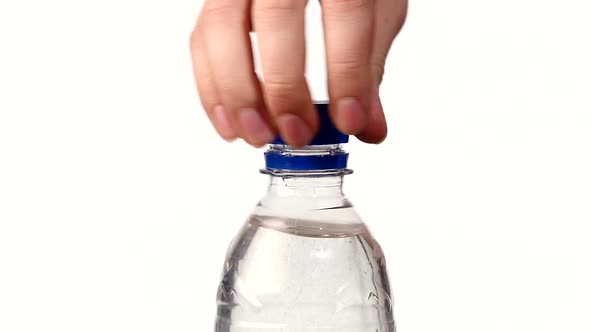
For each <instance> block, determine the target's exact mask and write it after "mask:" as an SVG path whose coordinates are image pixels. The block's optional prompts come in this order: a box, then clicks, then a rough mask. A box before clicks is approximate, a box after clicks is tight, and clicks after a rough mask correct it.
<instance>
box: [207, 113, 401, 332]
mask: <svg viewBox="0 0 590 332" xmlns="http://www.w3.org/2000/svg"><path fill="white" fill-rule="evenodd" d="M327 107H328V106H327V105H323V104H321V105H317V108H318V111H319V113H320V118H321V125H320V126H321V128H320V132H319V134H318V136H317V137H316V138H315V139H314V140H313V142H312V143H311V144H310V145H308V146H305V147H303V148H293V147H291V146H288V145H285V144H284V143H283V142H282V141H281V140H280V139H277V140H276V141H275V142H274V143H276V144H272V145H270V147H269V149H268V151H267V152H266V153H265V157H266V169H264V170H262V172H263V173H265V174H268V175H270V185H269V187H268V192H267V193H266V195H265V196H264V197H263V198H262V200H261V201H260V202H259V203H258V206H257V207H256V208H255V210H254V212H253V213H252V215H251V216H250V218H249V219H248V221H247V222H246V224H245V225H244V227H243V228H242V230H241V231H240V233H239V234H238V235H237V236H236V237H235V238H234V240H233V242H232V243H231V245H230V248H229V252H228V255H227V260H226V263H225V266H224V270H223V274H222V280H221V285H220V286H219V291H218V300H217V306H218V308H217V321H216V331H217V332H275V331H276V332H278V331H281V332H312V331H313V332H320V331H321V332H393V331H395V324H394V320H393V313H392V298H391V293H390V288H389V281H388V277H387V272H386V268H385V260H384V257H383V252H382V251H381V248H380V247H379V244H377V242H376V241H375V240H374V238H373V236H372V235H371V233H370V232H369V230H368V229H367V227H366V226H365V224H364V223H363V222H362V221H361V219H360V218H359V216H358V215H357V213H356V212H355V210H354V208H353V206H352V204H351V203H350V202H349V201H348V199H347V198H346V197H345V196H344V194H343V192H342V179H343V177H344V176H345V175H347V174H350V173H351V171H350V170H349V169H347V160H348V154H347V153H346V152H345V151H344V150H343V149H342V147H341V145H340V144H341V143H346V142H348V136H346V135H343V134H341V133H340V132H338V131H337V130H336V129H335V127H334V126H333V124H332V123H331V121H330V118H329V116H328V112H327Z"/></svg>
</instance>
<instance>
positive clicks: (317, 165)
mask: <svg viewBox="0 0 590 332" xmlns="http://www.w3.org/2000/svg"><path fill="white" fill-rule="evenodd" d="M315 106H316V108H317V111H318V115H319V119H320V126H319V130H318V133H317V135H316V137H315V138H314V139H313V140H312V141H311V143H309V144H308V146H313V145H315V146H318V145H335V144H341V143H347V142H348V135H346V134H343V133H342V132H340V131H339V130H338V129H336V126H335V125H334V123H333V122H332V120H331V119H330V114H329V113H328V104H327V103H317V104H315ZM272 144H275V145H287V144H286V143H285V141H283V140H282V139H281V138H280V137H278V138H276V139H275V140H274V141H273V142H272ZM303 149H305V148H303ZM292 151H293V150H292V149H291V148H290V147H271V148H270V150H268V151H267V152H266V153H265V154H264V155H265V159H266V169H267V170H268V171H270V172H273V171H275V170H280V171H287V172H288V171H330V170H346V166H347V162H348V153H346V152H344V151H343V150H341V149H340V148H327V150H326V153H311V154H308V155H306V154H302V153H292ZM310 151H311V150H310Z"/></svg>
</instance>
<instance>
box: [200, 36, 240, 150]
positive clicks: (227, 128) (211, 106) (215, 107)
mask: <svg viewBox="0 0 590 332" xmlns="http://www.w3.org/2000/svg"><path fill="white" fill-rule="evenodd" d="M191 51H192V62H193V70H194V74H195V79H196V81H197V90H198V92H199V97H200V98H201V104H203V108H204V109H205V112H207V115H208V116H209V119H210V120H211V122H212V123H213V126H214V127H215V129H216V130H217V133H218V134H219V136H221V137H222V138H223V139H225V140H228V141H232V140H234V139H236V138H237V131H236V130H235V128H234V126H233V124H232V123H231V119H230V117H229V114H228V113H227V111H226V110H225V108H224V107H223V106H222V105H221V102H220V100H219V97H218V96H217V91H216V89H215V82H214V80H213V75H212V73H211V71H210V70H209V68H210V67H209V61H208V60H207V55H206V52H205V48H204V45H203V38H202V36H201V34H200V31H199V29H198V25H197V27H196V28H195V30H194V31H193V33H192V35H191Z"/></svg>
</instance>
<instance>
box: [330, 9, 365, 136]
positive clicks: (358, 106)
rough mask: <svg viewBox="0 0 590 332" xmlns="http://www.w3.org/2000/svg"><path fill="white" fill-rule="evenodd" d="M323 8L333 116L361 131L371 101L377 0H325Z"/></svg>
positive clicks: (345, 129) (348, 129)
mask: <svg viewBox="0 0 590 332" xmlns="http://www.w3.org/2000/svg"><path fill="white" fill-rule="evenodd" d="M322 12H323V20H324V33H325V38H326V55H327V61H328V86H329V92H330V99H331V101H332V107H331V110H332V116H333V119H334V122H335V124H336V126H337V127H338V129H340V130H341V131H343V132H345V133H348V134H358V133H359V132H361V131H362V130H363V129H364V128H365V127H366V124H367V117H368V110H369V107H370V104H371V100H370V88H371V84H370V83H371V74H370V55H371V47H372V40H373V18H374V0H323V1H322Z"/></svg>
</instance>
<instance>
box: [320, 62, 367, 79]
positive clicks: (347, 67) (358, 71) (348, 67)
mask: <svg viewBox="0 0 590 332" xmlns="http://www.w3.org/2000/svg"><path fill="white" fill-rule="evenodd" d="M366 70H367V66H366V65H365V64H364V63H362V62H360V61H354V60H352V59H350V60H341V61H335V62H332V63H330V68H329V71H330V73H331V74H332V75H335V76H338V77H342V78H356V77H359V76H361V75H363V73H364V72H365V71H366Z"/></svg>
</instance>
